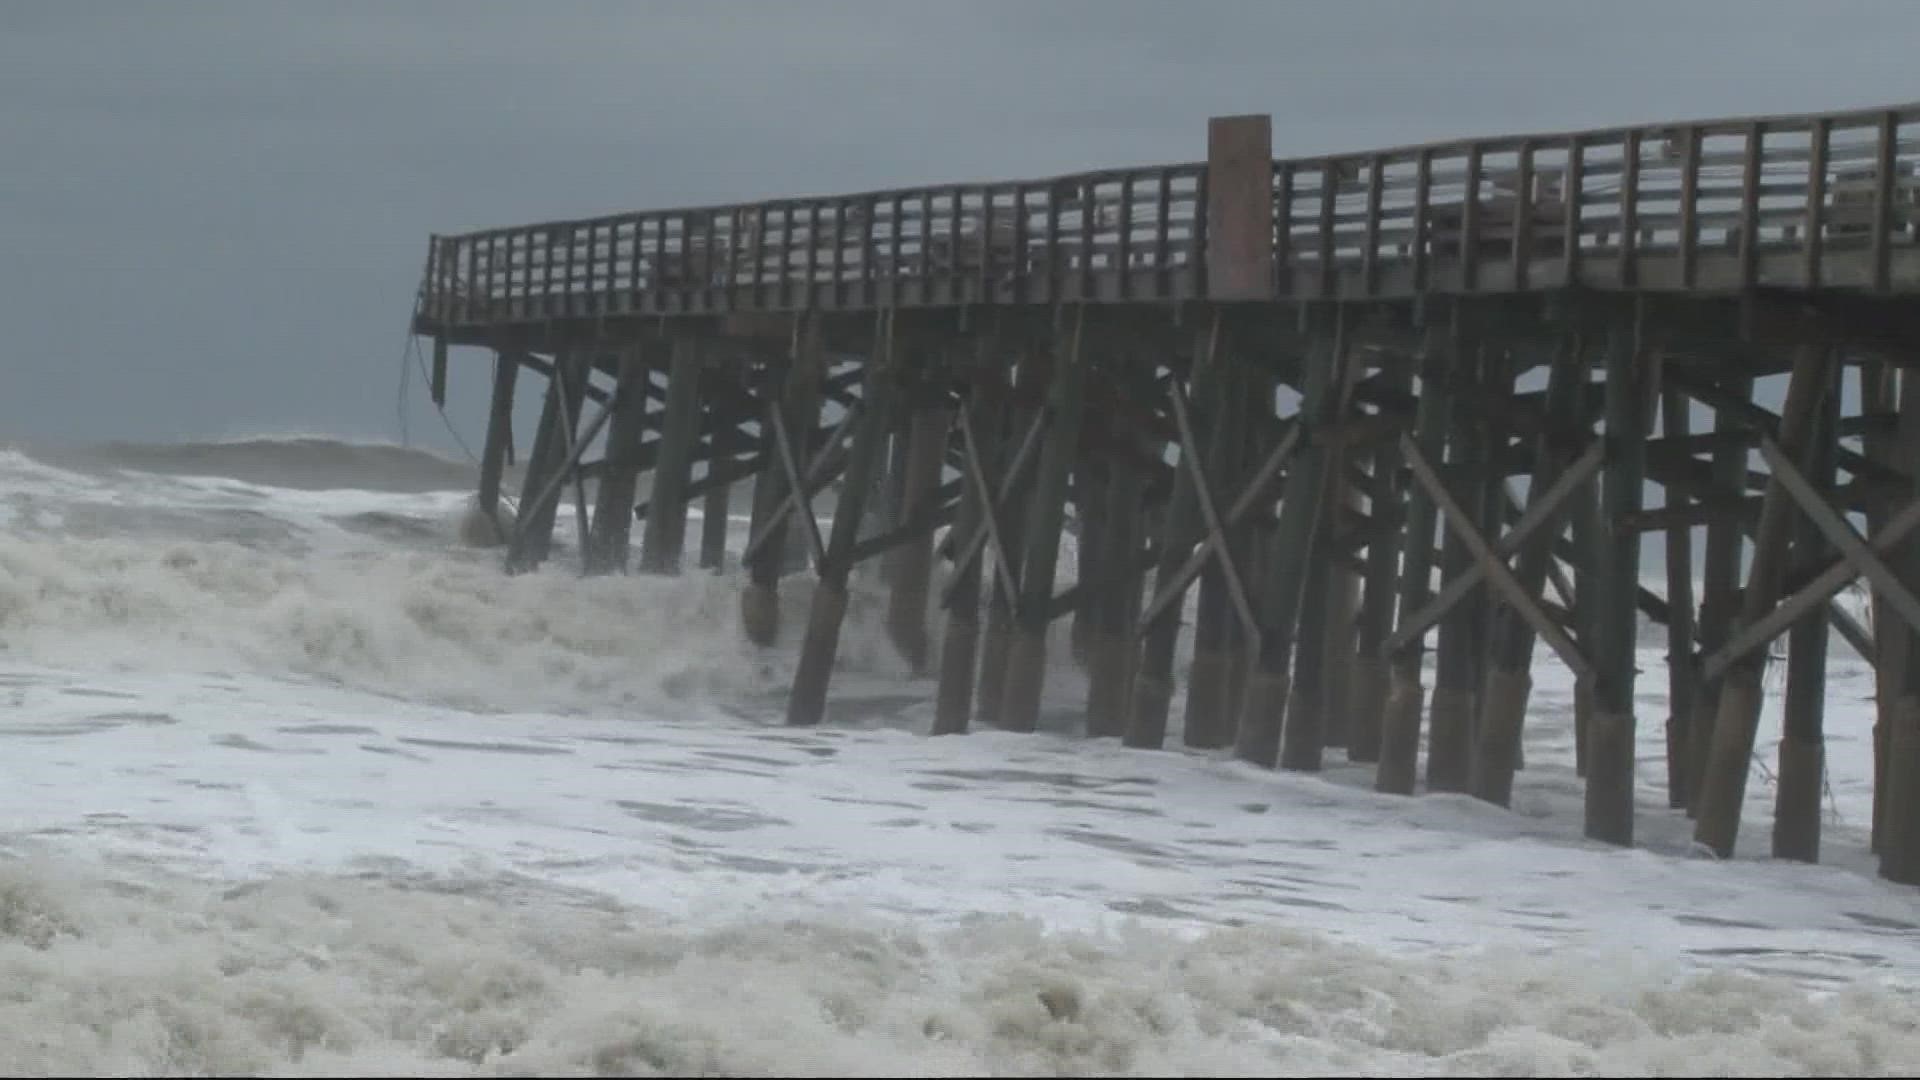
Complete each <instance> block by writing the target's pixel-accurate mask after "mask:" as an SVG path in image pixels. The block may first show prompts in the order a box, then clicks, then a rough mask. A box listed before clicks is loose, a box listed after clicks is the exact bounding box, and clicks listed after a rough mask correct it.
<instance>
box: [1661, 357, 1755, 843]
mask: <svg viewBox="0 0 1920 1080" xmlns="http://www.w3.org/2000/svg"><path fill="white" fill-rule="evenodd" d="M1723 393H1724V394H1725V395H1726V396H1727V397H1730V398H1731V399H1733V400H1735V401H1746V400H1748V399H1750V398H1751V397H1752V396H1753V380H1752V379H1751V378H1743V377H1737V376H1736V377H1734V378H1732V379H1730V380H1728V382H1727V383H1726V384H1725V385H1724V387H1723ZM1744 426H1745V425H1744V424H1743V422H1742V421H1741V419H1740V418H1739V417H1738V416H1737V415H1735V414H1734V413H1733V411H1732V410H1730V409H1726V408H1720V407H1716V408H1715V409H1714V416H1713V431H1714V434H1715V435H1719V436H1733V435H1735V434H1736V433H1738V432H1741V431H1742V430H1743V429H1744ZM1747 449H1748V447H1747V443H1746V442H1745V441H1740V440H1734V439H1731V438H1729V439H1728V441H1727V442H1726V443H1725V444H1723V445H1720V446H1717V447H1716V448H1715V449H1714V452H1713V464H1712V466H1711V469H1710V476H1711V478H1712V484H1713V490H1714V491H1715V492H1717V493H1721V494H1733V495H1737V496H1744V495H1745V493H1746V475H1747ZM1669 490H1671V489H1669ZM1740 517H1741V515H1740V512H1739V511H1737V510H1734V511H1722V512H1720V513H1718V514H1716V515H1715V516H1714V517H1713V518H1711V519H1710V520H1709V521H1708V522H1707V536H1706V550H1705V552H1704V553H1703V554H1704V561H1703V563H1702V567H1701V581H1700V587H1701V596H1700V625H1699V631H1698V633H1699V637H1700V648H1701V652H1702V654H1703V655H1704V654H1706V653H1711V652H1713V651H1715V650H1718V649H1719V648H1721V647H1722V646H1724V645H1725V644H1726V643H1727V641H1728V639H1729V638H1731V637H1732V635H1733V626H1734V621H1733V620H1734V617H1735V615H1736V614H1737V613H1738V610H1739V606H1740V599H1739V593H1740V580H1739V579H1740V564H1741V554H1742V551H1743V545H1744V543H1745V529H1744V527H1743V523H1742V522H1741V520H1740ZM1721 684H1722V679H1721V678H1720V677H1719V676H1714V677H1712V678H1705V677H1703V678H1702V679H1701V680H1700V681H1699V684H1698V686H1697V687H1696V689H1695V697H1694V706H1693V711H1692V715H1691V716H1690V718H1689V722H1688V730H1687V813H1688V816H1690V817H1695V818H1697V817H1698V816H1699V813H1700V793H1701V792H1702V791H1703V790H1704V788H1705V784H1706V775H1707V761H1708V759H1709V758H1710V757H1711V756H1712V753H1713V725H1714V723H1715V721H1716V718H1717V717H1718V715H1719V711H1720V687H1721Z"/></svg>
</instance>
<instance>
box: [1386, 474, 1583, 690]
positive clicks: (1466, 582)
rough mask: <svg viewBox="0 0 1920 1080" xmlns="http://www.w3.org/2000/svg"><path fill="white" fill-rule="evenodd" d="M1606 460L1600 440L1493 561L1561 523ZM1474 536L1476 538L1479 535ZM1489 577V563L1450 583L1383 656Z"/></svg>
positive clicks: (1497, 549)
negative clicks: (1563, 511)
mask: <svg viewBox="0 0 1920 1080" xmlns="http://www.w3.org/2000/svg"><path fill="white" fill-rule="evenodd" d="M1605 457H1606V451H1605V448H1604V447H1603V445H1602V444H1601V443H1600V442H1599V440H1595V441H1594V442H1592V443H1591V444H1589V445H1588V446H1587V450H1586V452H1585V453H1583V454H1581V455H1580V456H1579V457H1578V458H1576V459H1575V460H1574V462H1573V464H1572V465H1569V466H1568V467H1567V469H1566V471H1564V472H1562V473H1561V474H1560V475H1559V476H1558V477H1557V478H1556V479H1555V480H1554V482H1553V484H1552V486H1550V487H1548V488H1547V489H1546V490H1545V491H1543V492H1541V493H1540V497H1539V498H1537V499H1531V500H1528V504H1527V509H1526V512H1525V513H1523V514H1521V515H1520V519H1519V520H1518V521H1516V522H1514V523H1513V529H1512V530H1511V531H1510V532H1508V533H1507V534H1506V535H1505V536H1502V537H1501V538H1500V542H1499V543H1498V544H1496V545H1494V547H1493V548H1492V549H1491V554H1492V555H1493V557H1494V559H1495V560H1496V561H1497V562H1499V564H1500V565H1501V566H1503V567H1504V566H1505V565H1506V560H1507V559H1508V558H1511V557H1512V556H1513V555H1514V554H1515V553H1517V552H1518V551H1519V550H1520V546H1521V545H1522V544H1525V543H1526V542H1527V538H1528V537H1530V536H1532V535H1533V534H1534V532H1535V531H1537V530H1539V529H1540V528H1542V527H1544V526H1546V525H1548V524H1550V523H1552V522H1554V521H1556V520H1558V511H1559V509H1560V507H1561V506H1562V505H1563V504H1564V503H1565V502H1566V501H1567V497H1568V496H1569V495H1572V494H1573V493H1574V492H1575V491H1577V490H1578V489H1579V487H1580V485H1582V484H1584V483H1586V482H1587V480H1588V478H1590V477H1591V476H1592V475H1593V474H1594V473H1595V472H1597V471H1599V468H1600V465H1601V462H1602V461H1603V460H1604V459H1605ZM1475 535H1476V538H1477V537H1478V534H1477V533H1476V534H1475ZM1483 543H1484V541H1483ZM1487 573H1488V568H1487V565H1486V563H1484V562H1480V561H1476V562H1475V563H1474V564H1473V565H1472V566H1469V567H1468V568H1467V569H1466V570H1464V571H1462V572H1461V574H1460V575H1459V576H1458V577H1456V578H1454V579H1453V580H1452V581H1449V582H1447V583H1446V585H1445V586H1444V587H1443V588H1441V590H1440V593H1439V595H1437V596H1435V597H1434V598H1433V599H1432V600H1429V601H1427V606H1425V607H1423V608H1421V609H1420V610H1419V611H1417V612H1415V613H1414V614H1412V615H1409V616H1408V617H1406V618H1405V619H1403V620H1401V623H1400V626H1399V627H1398V628H1397V629H1396V630H1395V631H1394V632H1393V636H1392V637H1390V638H1388V639H1387V640H1386V643H1385V644H1384V645H1382V646H1381V647H1380V651H1381V653H1382V654H1383V655H1391V654H1393V653H1396V652H1399V651H1400V650H1401V649H1403V648H1405V647H1406V646H1407V644H1408V643H1410V642H1412V641H1414V640H1416V639H1417V638H1419V637H1420V635H1422V634H1424V633H1426V632H1427V630H1428V628H1430V627H1431V626H1433V624H1434V623H1437V622H1439V621H1440V620H1441V619H1442V618H1444V617H1445V616H1446V614H1447V612H1448V610H1449V609H1451V608H1452V607H1453V606H1454V605H1455V604H1457V603H1459V602H1460V600H1461V598H1462V597H1464V596H1466V595H1467V594H1468V593H1469V592H1471V591H1473V588H1474V586H1476V585H1478V584H1480V579H1481V578H1484V577H1486V576H1487ZM1558 585H1559V583H1556V587H1558ZM1561 598H1562V599H1568V600H1570V597H1568V596H1566V595H1565V594H1564V593H1563V595H1562V597H1561Z"/></svg>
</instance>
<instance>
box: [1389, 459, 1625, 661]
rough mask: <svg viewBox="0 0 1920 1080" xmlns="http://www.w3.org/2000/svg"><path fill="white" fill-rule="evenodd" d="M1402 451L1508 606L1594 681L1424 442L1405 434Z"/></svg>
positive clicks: (1565, 638)
mask: <svg viewBox="0 0 1920 1080" xmlns="http://www.w3.org/2000/svg"><path fill="white" fill-rule="evenodd" d="M1595 445H1596V446H1597V445H1598V444H1595ZM1400 452H1401V453H1402V454H1405V455H1406V461H1407V466H1408V468H1410V469H1412V470H1413V476H1414V479H1416V480H1418V481H1420V486H1421V487H1423V488H1426V489H1427V494H1428V495H1429V496H1431V497H1432V499H1433V502H1434V505H1436V506H1438V507H1439V508H1440V513H1441V515H1442V516H1443V517H1445V518H1446V522H1447V525H1448V526H1450V527H1451V528H1452V529H1453V531H1454V532H1455V533H1456V534H1457V535H1458V536H1459V537H1460V541H1461V543H1464V544H1465V545H1466V546H1467V550H1469V551H1471V552H1472V553H1473V557H1474V558H1475V559H1476V560H1478V562H1479V564H1480V566H1481V567H1482V568H1483V569H1484V570H1485V572H1486V575H1487V577H1488V579H1489V580H1490V582H1491V584H1492V585H1493V587H1494V588H1495V589H1497V590H1499V592H1500V594H1501V595H1502V596H1503V597H1504V598H1505V599H1506V601H1507V604H1508V606H1509V607H1511V608H1512V609H1513V610H1514V611H1516V612H1518V613H1519V615H1520V617H1521V618H1523V619H1525V620H1527V623H1528V625H1530V626H1532V627H1533V631H1534V633H1536V634H1539V635H1540V639H1541V640H1542V641H1545V642H1546V643H1547V644H1548V645H1550V646H1552V647H1553V651H1554V652H1556V653H1558V654H1560V659H1561V661H1562V662H1563V663H1565V664H1566V665H1567V667H1568V668H1569V669H1571V670H1572V671H1573V674H1574V678H1575V679H1577V680H1579V681H1580V682H1582V683H1585V682H1588V681H1590V680H1591V679H1592V678H1593V664H1592V663H1591V662H1589V661H1588V660H1587V658H1586V657H1585V656H1583V655H1581V653H1580V650H1579V649H1578V648H1577V647H1575V646H1574V643H1573V641H1572V640H1571V639H1569V638H1568V637H1567V635H1566V631H1564V630H1562V629H1560V624H1559V623H1556V622H1554V621H1553V619H1551V618H1549V617H1548V615H1547V613H1546V612H1545V611H1544V610H1542V609H1541V607H1540V602H1539V601H1538V600H1537V599H1535V598H1534V597H1532V596H1529V595H1527V590H1526V588H1525V586H1522V585H1521V584H1520V579H1518V578H1516V577H1514V576H1513V570H1512V569H1511V568H1509V567H1508V566H1507V564H1506V563H1505V562H1503V561H1501V559H1500V557H1499V555H1497V554H1495V553H1494V550H1493V548H1492V547H1490V546H1489V545H1488V544H1487V540H1486V538H1485V537H1483V536H1481V535H1480V531H1479V530H1478V529H1476V528H1474V524H1473V519H1472V518H1469V517H1468V516H1467V512H1466V511H1465V510H1464V509H1462V508H1461V506H1460V504H1459V503H1458V502H1456V501H1455V500H1454V498H1453V493H1452V492H1450V491H1448V490H1447V485H1446V484H1445V483H1443V482H1442V481H1441V479H1440V477H1439V476H1438V475H1437V474H1436V473H1435V472H1434V471H1433V466H1432V465H1430V464H1428V463H1427V457H1426V455H1425V454H1422V453H1421V452H1420V445H1419V444H1418V443H1416V442H1414V441H1413V439H1412V437H1411V436H1407V435H1402V436H1400ZM1582 460H1583V461H1584V460H1585V459H1584V458H1583V459H1582ZM1571 472H1572V470H1569V473H1571Z"/></svg>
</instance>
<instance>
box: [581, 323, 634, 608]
mask: <svg viewBox="0 0 1920 1080" xmlns="http://www.w3.org/2000/svg"><path fill="white" fill-rule="evenodd" d="M612 409H613V422H612V424H611V425H610V426H609V427H608V428H607V441H606V449H605V450H603V451H602V452H601V460H602V461H603V462H604V463H605V464H604V465H603V466H602V467H601V470H600V482H599V485H598V486H599V490H598V491H597V492H595V495H594V510H593V524H592V527H591V529H590V531H589V532H588V540H587V558H586V569H587V573H589V574H614V573H620V574H624V573H626V571H627V553H628V547H629V540H630V539H631V537H632V535H633V499H634V489H635V487H636V486H637V484H638V480H639V475H640V440H641V437H642V436H643V434H644V433H645V431H646V427H647V361H646V357H645V355H644V353H643V347H642V346H639V345H635V346H632V347H630V348H627V349H623V350H621V353H620V367H619V371H618V373H617V374H616V376H615V382H614V387H613V405H612Z"/></svg>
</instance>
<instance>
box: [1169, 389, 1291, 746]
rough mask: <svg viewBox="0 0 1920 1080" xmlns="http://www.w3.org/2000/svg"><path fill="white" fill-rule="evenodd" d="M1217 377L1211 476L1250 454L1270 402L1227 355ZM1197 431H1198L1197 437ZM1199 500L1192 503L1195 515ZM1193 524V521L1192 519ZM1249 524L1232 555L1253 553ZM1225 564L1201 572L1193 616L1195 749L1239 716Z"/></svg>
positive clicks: (1191, 723) (1225, 741)
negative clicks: (1257, 420) (1263, 409)
mask: <svg viewBox="0 0 1920 1080" xmlns="http://www.w3.org/2000/svg"><path fill="white" fill-rule="evenodd" d="M1216 364H1217V365H1221V366H1219V367H1217V368H1216V375H1215V376H1214V377H1215V378H1216V379H1218V380H1219V382H1218V385H1219V386H1220V387H1222V389H1221V390H1220V391H1219V394H1218V397H1217V398H1216V405H1215V411H1214V415H1215V417H1217V419H1216V420H1215V422H1214V424H1213V427H1214V433H1213V437H1212V438H1211V439H1210V440H1209V442H1208V446H1207V451H1206V455H1205V462H1204V463H1205V466H1206V473H1207V475H1208V476H1210V477H1215V476H1218V477H1227V476H1237V475H1239V473H1240V472H1241V468H1242V464H1243V463H1244V462H1245V461H1246V460H1247V458H1249V457H1250V456H1251V455H1250V454H1249V453H1248V446H1249V443H1250V442H1251V441H1252V438H1253V435H1252V433H1251V432H1250V430H1249V429H1250V428H1252V427H1253V426H1254V425H1253V421H1254V420H1255V418H1256V417H1258V416H1259V415H1260V414H1259V413H1258V408H1259V404H1262V403H1265V402H1271V401H1272V400H1273V397H1272V394H1271V393H1269V394H1268V395H1267V396H1266V397H1265V398H1258V397H1257V395H1255V394H1253V393H1250V392H1249V391H1250V390H1251V389H1252V388H1253V387H1254V386H1257V385H1266V384H1264V383H1263V382H1261V380H1259V379H1257V378H1255V377H1253V376H1252V375H1251V374H1249V373H1246V372H1244V371H1241V370H1240V369H1239V368H1237V367H1234V368H1232V369H1231V370H1229V368H1228V367H1226V366H1224V365H1228V364H1230V361H1229V360H1227V359H1226V358H1225V357H1220V358H1217V360H1216ZM1197 435H1198V433H1197V432H1196V436H1197ZM1198 512H1199V502H1198V501H1197V497H1196V501H1195V503H1194V513H1195V515H1196V518H1197V515H1198ZM1196 523H1197V522H1196ZM1252 536H1253V530H1252V527H1251V525H1246V526H1241V527H1238V528H1235V529H1233V530H1231V531H1230V533H1229V536H1228V542H1229V543H1228V547H1229V549H1230V553H1231V554H1232V556H1233V557H1234V558H1236V559H1246V558H1250V557H1251V556H1252V554H1253V547H1254V545H1253V543H1252ZM1222 566H1223V563H1222V562H1221V560H1220V559H1218V558H1215V559H1213V560H1211V561H1209V562H1208V563H1207V564H1206V566H1205V567H1204V569H1202V571H1201V573H1200V594H1199V596H1198V598H1197V600H1196V604H1195V609H1194V619H1193V655H1192V656H1191V658H1190V659H1189V660H1188V665H1187V707H1186V723H1185V725H1184V727H1183V729H1182V731H1181V742H1182V743H1183V744H1184V745H1186V746H1190V747H1193V748H1195V749H1199V750H1209V749H1215V748H1218V747H1223V746H1227V745H1230V744H1231V743H1232V742H1233V732H1234V725H1235V723H1236V722H1237V721H1238V717H1239V707H1240V702H1239V696H1240V695H1239V688H1240V686H1241V682H1242V678H1243V677H1244V672H1243V671H1242V670H1239V668H1238V665H1236V663H1235V661H1236V658H1237V657H1238V656H1240V655H1243V654H1242V652H1241V650H1240V648H1239V647H1238V645H1239V642H1238V641H1237V639H1238V638H1239V636H1240V635H1239V624H1238V623H1237V622H1236V620H1235V618H1234V611H1233V602H1232V601H1231V600H1229V599H1228V597H1227V591H1228V585H1227V576H1226V573H1225V572H1224V571H1223V570H1222V569H1221V567H1222Z"/></svg>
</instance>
